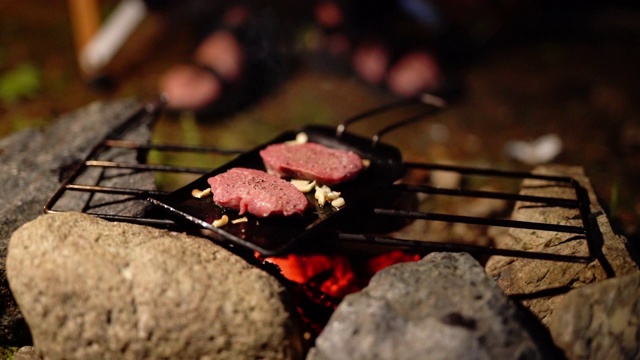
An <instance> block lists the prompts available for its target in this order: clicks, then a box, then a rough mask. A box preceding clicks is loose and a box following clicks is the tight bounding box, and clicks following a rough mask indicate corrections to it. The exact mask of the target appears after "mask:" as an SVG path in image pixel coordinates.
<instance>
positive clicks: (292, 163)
mask: <svg viewBox="0 0 640 360" xmlns="http://www.w3.org/2000/svg"><path fill="white" fill-rule="evenodd" d="M260 156H261V157H262V161H263V162H264V165H265V167H266V168H267V171H268V172H269V173H272V174H275V175H278V176H280V177H282V178H293V179H304V180H316V181H317V182H319V183H321V184H325V185H333V184H337V183H340V182H343V181H346V180H349V179H352V178H354V177H355V176H356V175H357V174H358V173H359V172H360V170H362V167H363V166H362V159H361V158H360V156H358V154H356V153H354V152H353V151H347V150H340V149H333V148H329V147H326V146H324V145H321V144H318V143H313V142H307V143H304V144H292V143H281V144H273V145H269V146H267V147H266V148H265V149H263V150H261V151H260Z"/></svg>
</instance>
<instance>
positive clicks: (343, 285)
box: [267, 250, 420, 299]
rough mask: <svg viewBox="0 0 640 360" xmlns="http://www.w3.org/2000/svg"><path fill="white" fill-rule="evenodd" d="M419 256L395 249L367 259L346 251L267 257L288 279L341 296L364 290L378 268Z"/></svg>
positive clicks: (334, 295) (416, 258)
mask: <svg viewBox="0 0 640 360" xmlns="http://www.w3.org/2000/svg"><path fill="white" fill-rule="evenodd" d="M419 259H420V256H419V255H415V254H407V253H404V252H402V251H399V250H396V251H392V252H389V253H385V254H382V255H378V256H375V257H372V258H366V259H361V258H358V259H355V258H350V257H348V256H345V255H326V254H312V255H297V254H290V255H287V256H284V257H270V258H268V259H267V261H269V262H272V263H274V264H276V265H277V266H278V267H279V268H280V269H281V271H282V274H283V275H284V277H286V278H287V279H289V280H291V281H293V282H296V283H299V284H307V285H309V286H313V287H315V288H317V289H319V290H321V291H322V292H323V293H325V294H328V295H330V296H333V297H335V298H338V299H341V298H343V297H344V296H345V295H347V294H350V293H353V292H356V291H359V290H361V289H362V287H363V286H366V284H367V283H368V282H369V279H371V277H372V276H373V275H374V274H375V273H376V272H378V271H380V270H382V269H384V268H385V267H387V266H389V265H393V264H397V263H400V262H407V261H416V260H419Z"/></svg>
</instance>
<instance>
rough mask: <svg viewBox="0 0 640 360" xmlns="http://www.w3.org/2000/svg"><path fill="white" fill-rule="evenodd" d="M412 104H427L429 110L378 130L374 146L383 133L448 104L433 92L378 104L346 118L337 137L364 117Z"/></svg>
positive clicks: (374, 138) (373, 140)
mask: <svg viewBox="0 0 640 360" xmlns="http://www.w3.org/2000/svg"><path fill="white" fill-rule="evenodd" d="M411 104H422V105H427V106H429V109H428V111H423V112H421V113H420V114H418V115H416V116H412V117H410V118H408V119H405V120H402V121H399V122H397V123H394V124H392V125H389V126H387V127H385V128H383V129H382V130H380V131H378V133H376V134H375V135H374V136H373V138H372V146H374V147H375V146H376V144H377V143H378V141H379V140H380V137H382V135H384V134H386V133H387V132H389V131H391V130H393V129H396V128H398V127H400V126H403V125H406V124H408V123H410V122H413V121H416V120H418V119H420V118H421V117H423V116H425V115H428V114H431V113H434V112H436V111H437V110H440V109H442V108H444V107H445V106H446V101H445V100H444V99H442V98H440V97H438V96H435V95H431V94H427V93H424V94H420V95H418V96H414V97H410V98H407V99H402V100H399V101H395V102H392V103H389V104H385V105H381V106H378V107H376V108H373V109H370V110H367V111H365V112H363V113H360V114H358V115H356V116H353V117H351V118H348V119H346V120H345V121H343V122H342V123H341V124H340V125H338V127H337V128H336V137H337V138H338V139H339V138H341V137H342V135H343V134H344V133H345V131H346V130H347V126H349V125H351V124H353V123H355V122H357V121H360V120H362V119H366V118H368V117H371V116H374V115H377V114H380V113H383V112H385V111H389V110H392V109H396V108H401V107H404V106H408V105H411Z"/></svg>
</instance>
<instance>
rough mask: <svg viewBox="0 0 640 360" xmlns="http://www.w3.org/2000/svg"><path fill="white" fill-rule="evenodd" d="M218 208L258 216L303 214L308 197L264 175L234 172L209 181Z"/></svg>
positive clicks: (273, 176) (243, 171)
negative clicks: (219, 206) (222, 207)
mask: <svg viewBox="0 0 640 360" xmlns="http://www.w3.org/2000/svg"><path fill="white" fill-rule="evenodd" d="M207 182H208V183H209V185H210V186H211V191H212V192H213V201H215V202H216V204H218V205H221V206H225V207H228V208H231V209H235V210H238V211H239V212H240V214H243V213H245V212H249V213H250V214H253V215H255V216H259V217H267V216H271V215H284V216H289V215H293V214H302V213H303V212H304V210H305V208H306V207H307V204H308V201H307V198H306V196H305V195H304V194H303V193H301V192H300V191H299V190H298V189H296V188H295V186H293V185H292V184H291V183H289V182H287V181H285V180H282V179H280V178H278V177H277V176H275V175H271V174H268V173H266V172H264V171H260V170H256V169H247V168H233V169H231V170H228V171H226V172H224V173H221V174H218V175H216V176H214V177H211V178H209V179H208V180H207Z"/></svg>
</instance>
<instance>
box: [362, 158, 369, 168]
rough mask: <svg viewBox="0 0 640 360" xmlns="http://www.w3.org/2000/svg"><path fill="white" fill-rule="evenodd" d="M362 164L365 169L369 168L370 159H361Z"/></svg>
mask: <svg viewBox="0 0 640 360" xmlns="http://www.w3.org/2000/svg"><path fill="white" fill-rule="evenodd" d="M362 166H363V167H364V168H365V169H368V168H369V166H371V160H369V159H362Z"/></svg>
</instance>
